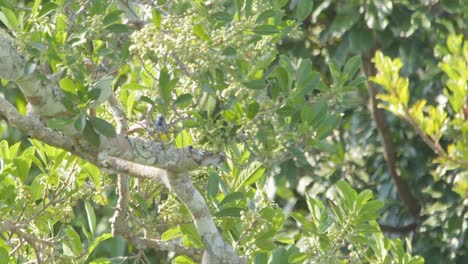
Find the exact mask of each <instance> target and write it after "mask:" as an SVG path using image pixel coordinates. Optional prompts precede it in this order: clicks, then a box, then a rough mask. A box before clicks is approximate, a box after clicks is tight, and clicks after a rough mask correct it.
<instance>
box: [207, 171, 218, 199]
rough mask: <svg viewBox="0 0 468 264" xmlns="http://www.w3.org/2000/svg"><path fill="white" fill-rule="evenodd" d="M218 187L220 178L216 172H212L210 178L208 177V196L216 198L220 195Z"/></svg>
mask: <svg viewBox="0 0 468 264" xmlns="http://www.w3.org/2000/svg"><path fill="white" fill-rule="evenodd" d="M218 185H219V176H218V174H216V173H215V172H211V173H210V176H208V187H207V189H208V192H207V193H208V196H210V197H215V196H216V194H217V193H218Z"/></svg>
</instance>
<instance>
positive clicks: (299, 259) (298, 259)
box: [288, 252, 307, 264]
mask: <svg viewBox="0 0 468 264" xmlns="http://www.w3.org/2000/svg"><path fill="white" fill-rule="evenodd" d="M306 259H307V255H306V254H305V253H302V252H294V253H292V254H291V255H289V257H288V263H291V264H294V263H303V262H304V261H305V260H306Z"/></svg>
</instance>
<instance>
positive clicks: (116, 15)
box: [102, 10, 124, 26]
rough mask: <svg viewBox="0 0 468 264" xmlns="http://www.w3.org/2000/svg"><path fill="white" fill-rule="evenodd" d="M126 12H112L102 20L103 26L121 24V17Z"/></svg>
mask: <svg viewBox="0 0 468 264" xmlns="http://www.w3.org/2000/svg"><path fill="white" fill-rule="evenodd" d="M123 13H124V12H123V11H121V10H116V11H112V12H110V13H109V14H107V15H106V16H105V17H104V19H103V20H102V24H103V25H104V26H108V25H110V24H113V23H116V22H120V20H121V19H120V15H121V14H123Z"/></svg>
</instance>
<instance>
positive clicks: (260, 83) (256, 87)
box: [242, 80, 266, 90]
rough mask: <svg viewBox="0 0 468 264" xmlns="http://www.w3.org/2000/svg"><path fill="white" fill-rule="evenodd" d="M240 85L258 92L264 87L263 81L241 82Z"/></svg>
mask: <svg viewBox="0 0 468 264" xmlns="http://www.w3.org/2000/svg"><path fill="white" fill-rule="evenodd" d="M242 84H243V85H245V87H247V88H249V89H252V90H260V89H263V88H265V86H266V83H265V81H264V80H253V81H247V82H243V83H242Z"/></svg>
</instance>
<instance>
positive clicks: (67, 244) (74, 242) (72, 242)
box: [63, 226, 83, 257]
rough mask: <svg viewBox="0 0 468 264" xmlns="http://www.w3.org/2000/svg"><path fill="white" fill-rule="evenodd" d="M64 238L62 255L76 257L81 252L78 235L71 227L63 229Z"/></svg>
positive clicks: (81, 246)
mask: <svg viewBox="0 0 468 264" xmlns="http://www.w3.org/2000/svg"><path fill="white" fill-rule="evenodd" d="M65 234H66V238H65V239H64V240H63V254H64V255H65V256H70V257H78V256H80V255H81V252H82V251H83V245H82V243H81V240H80V235H78V233H77V232H76V231H75V229H73V227H71V226H67V227H66V228H65Z"/></svg>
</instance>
